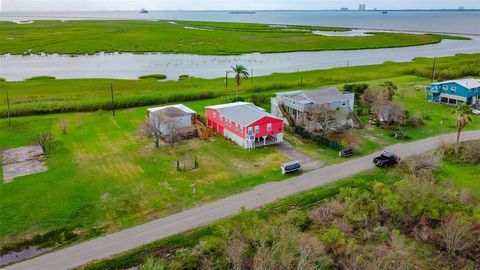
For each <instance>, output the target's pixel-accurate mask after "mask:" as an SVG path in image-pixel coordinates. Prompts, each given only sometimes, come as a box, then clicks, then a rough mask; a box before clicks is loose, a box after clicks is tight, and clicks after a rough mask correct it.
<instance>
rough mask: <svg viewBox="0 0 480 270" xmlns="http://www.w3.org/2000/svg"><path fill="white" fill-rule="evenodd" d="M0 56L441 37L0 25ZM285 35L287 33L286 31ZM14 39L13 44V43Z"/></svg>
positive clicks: (381, 43)
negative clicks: (9, 54) (343, 35)
mask: <svg viewBox="0 0 480 270" xmlns="http://www.w3.org/2000/svg"><path fill="white" fill-rule="evenodd" d="M0 28H1V29H2V31H1V32H0V39H1V40H2V46H1V47H0V54H6V53H11V54H26V53H32V54H35V53H62V54H75V55H76V54H94V53H99V52H133V53H145V52H163V53H186V54H202V55H227V54H228V55H234V54H244V53H253V52H261V53H267V52H292V51H320V50H353V49H372V48H386V47H405V46H416V45H423V44H432V43H438V42H440V41H441V40H442V39H444V38H455V39H458V38H461V37H449V36H442V35H429V34H426V35H414V34H404V33H373V34H372V36H367V37H336V36H320V35H315V34H313V33H312V32H311V31H314V30H327V31H330V30H340V31H342V30H349V29H345V28H334V27H315V26H284V27H271V26H269V25H265V24H248V23H223V22H188V21H176V22H175V24H172V23H169V21H147V20H143V21H114V20H103V21H89V20H80V21H65V22H61V21H35V22H33V23H31V24H15V23H13V22H0ZM286 30H288V31H286ZM12 38H13V39H12Z"/></svg>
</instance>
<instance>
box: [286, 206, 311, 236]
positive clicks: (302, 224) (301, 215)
mask: <svg viewBox="0 0 480 270" xmlns="http://www.w3.org/2000/svg"><path fill="white" fill-rule="evenodd" d="M287 219H288V221H289V223H290V224H292V225H293V226H295V227H296V228H297V229H299V230H301V231H305V230H306V229H308V227H310V224H311V223H312V221H311V220H310V218H309V216H308V215H307V213H306V212H305V211H301V210H291V211H289V212H288V213H287Z"/></svg>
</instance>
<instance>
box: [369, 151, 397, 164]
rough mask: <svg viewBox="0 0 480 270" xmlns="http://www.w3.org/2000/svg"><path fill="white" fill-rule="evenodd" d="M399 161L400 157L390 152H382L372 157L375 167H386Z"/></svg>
mask: <svg viewBox="0 0 480 270" xmlns="http://www.w3.org/2000/svg"><path fill="white" fill-rule="evenodd" d="M399 162H400V158H399V157H398V156H397V155H395V154H394V153H391V152H383V153H382V154H381V155H380V156H378V157H376V158H374V159H373V163H375V165H376V166H377V167H380V168H387V167H391V166H393V165H396V164H397V163H399Z"/></svg>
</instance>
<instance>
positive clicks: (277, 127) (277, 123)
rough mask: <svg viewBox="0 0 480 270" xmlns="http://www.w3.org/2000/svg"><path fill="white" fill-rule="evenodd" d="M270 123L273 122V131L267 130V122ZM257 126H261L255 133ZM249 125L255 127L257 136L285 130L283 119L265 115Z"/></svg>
mask: <svg viewBox="0 0 480 270" xmlns="http://www.w3.org/2000/svg"><path fill="white" fill-rule="evenodd" d="M269 123H270V124H272V130H271V131H268V130H267V124H269ZM255 126H258V127H259V128H260V132H259V133H255ZM249 127H252V128H253V132H254V134H255V138H259V137H263V136H268V135H274V134H278V133H282V132H283V120H281V119H277V118H272V117H268V116H265V117H263V118H262V119H260V120H258V121H256V122H254V123H252V124H250V125H249Z"/></svg>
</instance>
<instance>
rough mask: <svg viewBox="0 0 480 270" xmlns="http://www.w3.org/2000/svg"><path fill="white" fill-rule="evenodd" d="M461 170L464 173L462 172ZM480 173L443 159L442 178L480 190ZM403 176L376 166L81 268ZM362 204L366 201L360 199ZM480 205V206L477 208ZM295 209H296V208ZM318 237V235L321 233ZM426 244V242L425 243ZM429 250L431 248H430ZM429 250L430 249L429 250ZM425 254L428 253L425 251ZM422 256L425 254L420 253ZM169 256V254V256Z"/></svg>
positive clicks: (131, 261)
mask: <svg viewBox="0 0 480 270" xmlns="http://www.w3.org/2000/svg"><path fill="white" fill-rule="evenodd" d="M458 172H461V173H458ZM479 173H480V167H479V166H472V167H465V165H464V164H454V163H450V162H442V163H441V173H440V179H443V180H449V181H452V182H453V183H454V184H455V185H456V187H457V188H458V189H459V190H460V189H463V188H465V189H469V190H471V191H473V192H476V193H477V194H480V193H479V192H480V186H478V181H476V180H477V177H476V176H477V175H478V174H479ZM399 180H402V173H400V172H399V170H398V169H391V170H384V169H374V170H370V171H368V172H363V173H360V174H357V175H355V176H352V177H349V178H346V179H343V180H341V181H338V182H336V183H333V184H329V185H326V186H322V187H318V188H315V189H312V190H310V191H307V192H303V193H300V194H297V195H294V196H290V197H288V198H285V199H281V200H278V201H276V202H273V203H271V204H269V205H267V206H265V207H263V208H262V209H260V210H258V211H254V212H253V211H252V212H249V211H247V212H242V213H240V214H239V215H237V216H234V217H232V218H229V219H226V220H222V221H219V222H216V223H214V224H212V225H208V226H205V227H201V228H197V229H194V230H192V231H189V232H186V233H182V234H178V235H175V236H172V237H168V238H166V239H163V240H159V241H156V242H153V243H150V244H148V245H145V246H142V247H140V248H137V249H134V250H131V251H129V252H126V253H124V254H121V255H119V256H114V257H113V258H109V259H105V260H101V261H99V262H95V263H91V264H89V265H87V266H84V267H81V268H79V269H86V270H100V269H112V268H115V269H128V268H130V267H134V266H138V265H141V264H142V263H144V262H145V260H146V259H147V258H149V257H156V256H158V257H160V258H161V257H163V256H164V252H163V251H165V250H168V251H170V250H172V249H182V248H192V247H194V246H196V245H197V244H198V243H199V242H200V241H201V240H204V241H208V240H209V239H212V238H213V239H215V235H217V236H218V235H221V232H223V230H224V229H225V227H227V226H228V225H229V224H231V223H234V222H235V221H238V220H240V219H242V215H244V216H245V217H247V218H248V217H249V215H251V214H253V215H258V216H261V217H262V218H268V217H272V216H276V215H281V214H283V213H286V212H288V211H291V210H292V209H295V210H301V211H308V210H310V209H312V208H313V207H315V206H318V205H320V204H322V203H324V202H327V201H328V200H329V199H331V198H333V197H335V196H336V195H337V194H339V192H340V190H341V189H343V188H346V187H348V188H355V189H365V188H368V187H370V186H371V185H372V183H384V184H392V183H395V182H397V181H399ZM358 203H359V204H361V203H362V202H358ZM476 209H478V208H476ZM295 210H294V211H295ZM317 237H318V235H317ZM423 247H424V248H425V246H423ZM427 251H428V249H427ZM425 253H426V254H428V253H429V252H425ZM423 255H425V254H423ZM420 256H422V255H420ZM165 257H166V256H165Z"/></svg>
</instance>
